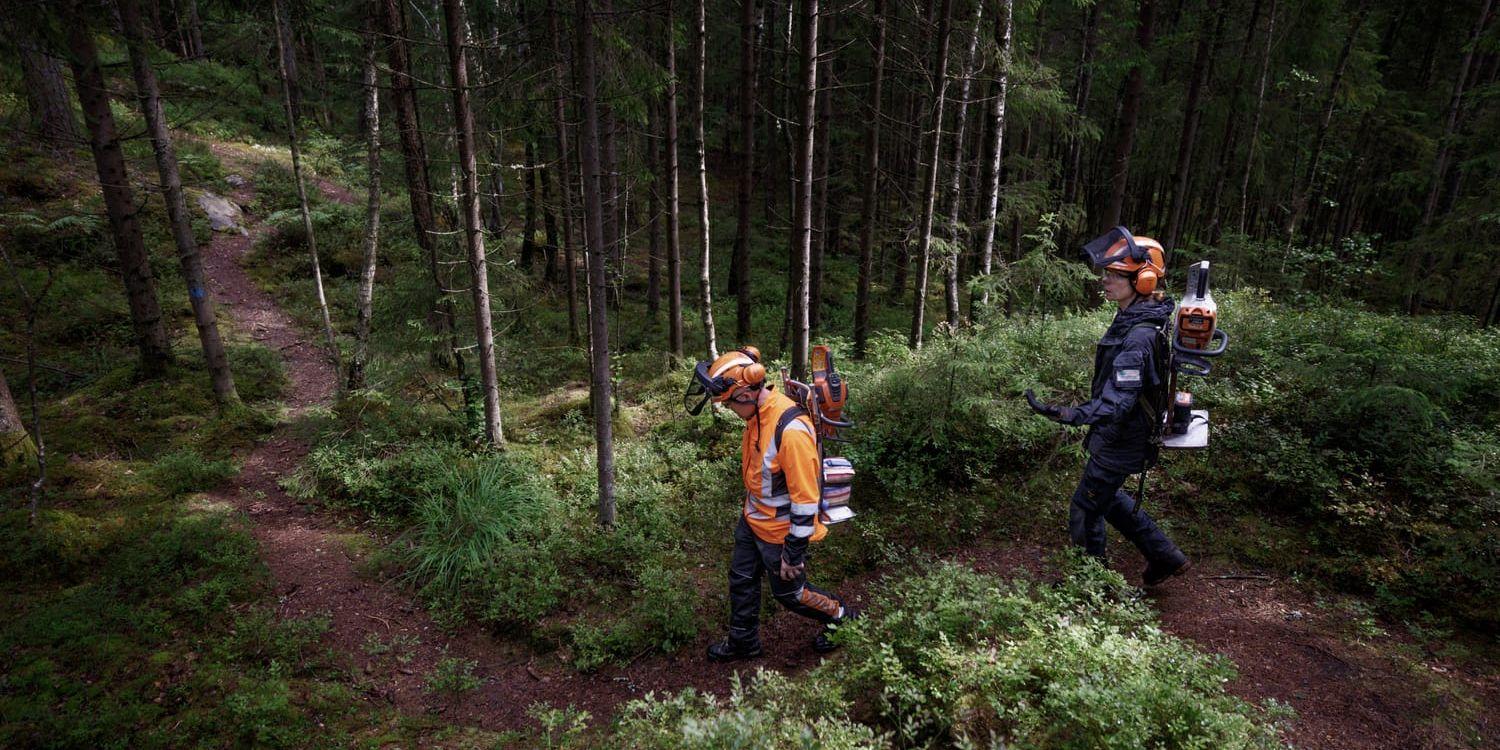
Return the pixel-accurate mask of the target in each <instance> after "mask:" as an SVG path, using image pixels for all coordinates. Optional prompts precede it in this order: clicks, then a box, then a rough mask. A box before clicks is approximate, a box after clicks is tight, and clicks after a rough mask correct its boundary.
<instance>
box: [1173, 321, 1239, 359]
mask: <svg viewBox="0 0 1500 750" xmlns="http://www.w3.org/2000/svg"><path fill="white" fill-rule="evenodd" d="M1214 342H1217V343H1218V346H1214V345H1213V344H1214ZM1228 348H1229V333H1228V332H1227V331H1225V330H1224V329H1223V328H1215V329H1214V332H1213V335H1212V336H1211V337H1210V338H1209V348H1207V349H1192V348H1189V347H1186V346H1183V345H1182V344H1179V343H1177V342H1176V341H1175V340H1174V341H1173V342H1172V349H1173V350H1174V351H1177V352H1180V353H1182V354H1191V355H1193V356H1195V357H1217V356H1219V355H1220V354H1223V353H1224V350H1225V349H1228Z"/></svg>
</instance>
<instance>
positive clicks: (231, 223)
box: [198, 191, 249, 234]
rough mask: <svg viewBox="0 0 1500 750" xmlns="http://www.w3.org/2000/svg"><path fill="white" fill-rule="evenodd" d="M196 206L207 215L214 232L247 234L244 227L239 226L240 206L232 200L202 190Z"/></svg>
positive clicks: (241, 215)
mask: <svg viewBox="0 0 1500 750" xmlns="http://www.w3.org/2000/svg"><path fill="white" fill-rule="evenodd" d="M198 207H199V208H201V209H203V213H205V214H207V215H208V224H209V226H210V227H213V230H214V231H215V232H239V233H240V234H249V232H247V231H245V228H244V227H242V226H240V219H241V218H242V217H243V214H241V213H240V207H239V205H238V204H236V203H235V202H234V201H232V200H229V199H228V198H225V197H224V196H221V195H215V194H213V193H210V192H207V191H204V192H203V194H202V195H199V196H198Z"/></svg>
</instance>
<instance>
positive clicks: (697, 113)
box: [693, 0, 719, 360]
mask: <svg viewBox="0 0 1500 750" xmlns="http://www.w3.org/2000/svg"><path fill="white" fill-rule="evenodd" d="M706 2H707V0H698V19H697V25H698V32H697V42H696V47H697V58H698V59H697V64H698V75H697V76H696V78H695V79H694V88H696V89H697V91H696V92H695V95H694V98H695V100H696V109H695V110H694V112H693V120H694V122H693V129H694V131H695V132H696V135H695V137H694V139H693V141H694V145H695V146H696V147H697V148H698V235H699V237H698V239H699V242H700V243H701V244H702V253H703V265H702V269H701V274H700V276H699V285H700V293H699V297H698V304H699V305H700V306H701V307H702V311H701V314H702V316H703V339H704V342H705V343H706V344H707V348H708V358H709V359H710V360H715V359H718V358H719V338H718V334H717V333H716V332H715V331H714V291H713V273H712V272H713V252H712V251H713V244H712V242H711V239H712V238H711V236H710V232H709V224H708V143H707V141H706V137H705V135H704V132H703V118H704V114H705V111H706V110H707V108H708V101H707V94H706V93H705V86H704V78H705V77H706V75H707V72H708V10H707V8H706Z"/></svg>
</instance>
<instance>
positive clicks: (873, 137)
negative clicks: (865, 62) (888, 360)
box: [854, 0, 1008, 359]
mask: <svg viewBox="0 0 1500 750" xmlns="http://www.w3.org/2000/svg"><path fill="white" fill-rule="evenodd" d="M1001 1H1002V2H1007V1H1008V0H1001ZM872 20H873V22H874V24H875V61H874V65H875V80H874V82H873V83H872V85H871V87H870V99H869V102H870V106H871V107H872V109H873V111H872V112H871V114H870V119H869V120H868V121H867V124H866V125H865V158H864V174H863V177H864V190H863V195H862V197H861V198H860V227H859V286H858V288H857V289H856V290H855V292H854V295H855V296H854V358H855V359H864V356H865V353H866V351H867V347H868V346H869V340H870V284H871V283H872V281H873V277H874V275H875V273H874V271H875V268H874V257H875V225H876V223H877V220H876V218H875V210H876V205H875V203H876V190H877V189H878V187H879V182H880V118H881V94H882V91H881V89H882V88H883V87H884V85H885V32H886V17H885V0H875V10H874V12H873V14H872Z"/></svg>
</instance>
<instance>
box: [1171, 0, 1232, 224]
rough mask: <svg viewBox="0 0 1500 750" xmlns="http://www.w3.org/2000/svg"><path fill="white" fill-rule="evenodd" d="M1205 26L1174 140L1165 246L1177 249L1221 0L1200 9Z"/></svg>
mask: <svg viewBox="0 0 1500 750" xmlns="http://www.w3.org/2000/svg"><path fill="white" fill-rule="evenodd" d="M1209 16H1213V32H1212V33H1211V34H1210V33H1206V32H1207V27H1208V23H1209ZM1203 24H1204V29H1203V30H1202V31H1200V32H1199V35H1198V50H1197V52H1196V53H1195V54H1194V55H1193V81H1192V83H1190V84H1189V85H1188V95H1187V102H1186V104H1184V110H1185V111H1184V112H1183V115H1182V137H1181V138H1179V139H1178V142H1177V169H1176V171H1175V172H1174V174H1173V176H1172V202H1171V207H1170V208H1169V209H1168V216H1167V237H1166V240H1167V241H1166V247H1167V249H1168V250H1175V249H1177V246H1178V244H1179V243H1180V242H1181V239H1182V237H1181V234H1182V222H1183V220H1184V219H1185V218H1186V217H1185V214H1186V212H1187V204H1188V195H1187V193H1188V177H1189V170H1190V169H1191V168H1192V163H1193V149H1194V147H1195V146H1196V145H1197V141H1198V121H1199V118H1200V116H1201V115H1202V112H1201V111H1200V110H1199V108H1198V104H1199V102H1200V101H1202V98H1203V90H1204V89H1205V88H1206V87H1207V86H1208V82H1209V80H1210V78H1211V76H1212V75H1213V69H1214V58H1213V57H1212V55H1213V53H1214V52H1215V51H1216V50H1217V49H1218V48H1219V37H1220V35H1221V34H1223V33H1224V6H1223V0H1208V4H1207V6H1206V7H1205V8H1204V9H1203Z"/></svg>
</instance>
